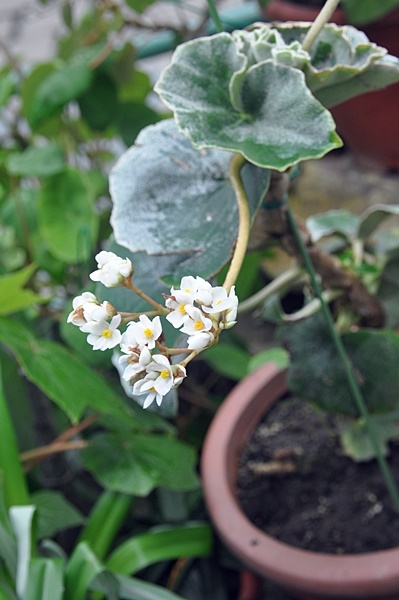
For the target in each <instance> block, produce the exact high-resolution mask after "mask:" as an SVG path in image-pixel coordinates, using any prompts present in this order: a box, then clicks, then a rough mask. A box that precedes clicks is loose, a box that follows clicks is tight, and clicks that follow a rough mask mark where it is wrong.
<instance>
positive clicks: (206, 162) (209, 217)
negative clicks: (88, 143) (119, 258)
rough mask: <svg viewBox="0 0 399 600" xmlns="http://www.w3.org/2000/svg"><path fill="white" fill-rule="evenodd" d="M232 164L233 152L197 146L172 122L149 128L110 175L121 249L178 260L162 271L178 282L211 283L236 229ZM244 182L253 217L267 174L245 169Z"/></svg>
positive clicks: (227, 255)
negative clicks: (191, 279)
mask: <svg viewBox="0 0 399 600" xmlns="http://www.w3.org/2000/svg"><path fill="white" fill-rule="evenodd" d="M230 161H231V154H230V153H228V152H223V151H220V150H213V149H209V150H203V151H199V150H197V149H195V148H194V147H193V146H192V144H191V142H190V140H189V139H188V138H187V137H185V136H184V135H182V134H181V133H179V132H178V130H177V127H176V125H175V123H174V121H173V120H168V121H162V122H160V123H158V124H156V125H154V126H151V127H147V128H146V129H145V130H143V131H142V132H141V134H140V136H139V137H138V139H137V143H136V145H135V146H133V147H132V148H130V149H129V150H128V151H127V152H126V153H125V154H124V155H123V156H122V157H121V158H120V160H119V161H118V163H117V164H116V166H115V167H114V168H113V170H112V172H111V175H110V192H111V196H112V200H113V204H114V206H113V211H112V217H111V223H112V226H113V229H114V234H115V238H116V241H117V242H118V244H120V245H121V246H125V247H126V248H128V249H130V250H131V251H132V252H140V251H145V252H146V253H147V254H151V255H175V256H176V258H177V259H179V257H180V260H178V261H176V264H175V266H174V269H173V271H172V272H171V271H169V272H168V273H164V274H165V275H167V274H169V275H170V279H171V280H173V281H175V282H176V283H177V282H178V281H179V279H180V278H181V277H182V276H183V275H189V274H195V275H201V276H202V277H204V278H205V279H209V278H210V277H211V276H213V275H214V274H215V273H217V272H218V271H220V269H221V268H222V267H223V266H224V265H225V264H226V263H227V262H228V261H229V260H230V258H231V255H232V250H233V246H234V243H235V241H236V237H237V231H238V210H237V205H236V200H235V197H234V192H233V189H232V187H231V184H230V181H229V165H230ZM242 179H243V183H244V186H245V188H246V192H247V195H248V199H249V204H250V210H251V214H252V217H253V216H254V214H255V212H256V211H257V209H258V207H259V205H260V202H261V200H262V198H263V197H264V194H265V193H266V191H267V188H268V184H269V172H268V171H267V170H265V169H259V168H257V167H254V166H253V165H250V164H247V165H245V166H244V168H243V169H242ZM143 275H144V274H143ZM149 279H150V277H148V280H149Z"/></svg>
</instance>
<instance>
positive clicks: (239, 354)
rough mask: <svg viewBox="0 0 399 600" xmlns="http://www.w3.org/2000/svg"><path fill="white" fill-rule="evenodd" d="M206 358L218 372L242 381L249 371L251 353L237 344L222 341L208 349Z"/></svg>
mask: <svg viewBox="0 0 399 600" xmlns="http://www.w3.org/2000/svg"><path fill="white" fill-rule="evenodd" d="M204 359H205V360H206V362H207V363H208V364H209V365H210V366H211V367H212V368H213V369H214V371H216V373H220V374H221V375H224V376H225V377H228V378H229V379H232V380H233V381H240V379H243V378H244V377H245V375H247V373H248V364H249V360H250V358H249V355H248V353H247V352H246V351H245V350H243V349H242V348H240V347H239V346H237V345H233V344H225V343H223V342H220V343H219V344H217V346H213V347H212V348H209V349H208V350H207V352H206V353H205V354H204Z"/></svg>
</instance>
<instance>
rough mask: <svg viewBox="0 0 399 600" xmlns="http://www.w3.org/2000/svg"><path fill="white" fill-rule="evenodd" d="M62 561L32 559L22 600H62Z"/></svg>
mask: <svg viewBox="0 0 399 600" xmlns="http://www.w3.org/2000/svg"><path fill="white" fill-rule="evenodd" d="M63 593H64V561H63V560H61V559H59V558H33V559H32V560H31V561H30V564H29V576H28V582H27V586H26V592H25V595H24V597H23V600H39V598H40V600H62V599H63Z"/></svg>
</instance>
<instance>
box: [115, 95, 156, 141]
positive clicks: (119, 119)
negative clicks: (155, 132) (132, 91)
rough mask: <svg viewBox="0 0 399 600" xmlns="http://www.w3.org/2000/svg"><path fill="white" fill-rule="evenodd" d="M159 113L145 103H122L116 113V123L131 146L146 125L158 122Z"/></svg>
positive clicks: (123, 137)
mask: <svg viewBox="0 0 399 600" xmlns="http://www.w3.org/2000/svg"><path fill="white" fill-rule="evenodd" d="M160 119H161V116H160V114H159V113H157V112H156V111H155V110H153V109H152V108H150V107H149V106H146V105H145V104H143V103H138V102H127V103H124V104H120V105H119V107H118V112H117V113H116V115H115V123H116V126H117V128H118V130H119V133H120V135H121V137H122V139H123V141H124V142H125V144H126V145H127V146H131V145H132V144H133V142H134V141H135V140H136V138H137V136H138V134H139V133H140V131H141V130H142V129H144V127H147V126H148V125H152V124H153V123H157V122H158V121H159V120H160Z"/></svg>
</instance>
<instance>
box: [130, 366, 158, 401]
mask: <svg viewBox="0 0 399 600" xmlns="http://www.w3.org/2000/svg"><path fill="white" fill-rule="evenodd" d="M157 377H158V374H157V373H148V375H146V376H145V377H144V379H140V380H139V381H136V383H135V384H134V386H133V395H134V396H142V395H143V394H147V397H146V399H145V400H144V404H143V408H148V407H149V406H150V405H151V404H152V403H153V402H154V400H155V401H156V403H157V404H158V406H161V402H162V400H163V394H160V393H159V392H157V390H156V389H155V387H154V382H155V379H156V378H157ZM148 392H149V393H148Z"/></svg>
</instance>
